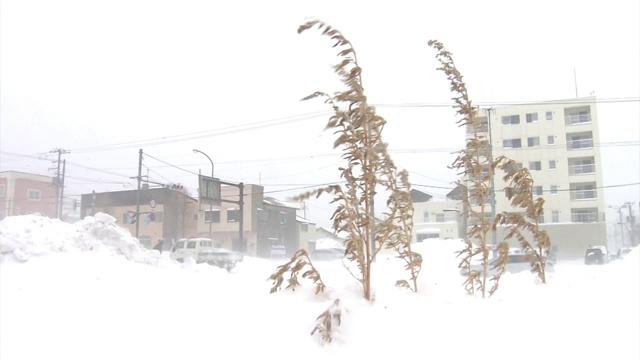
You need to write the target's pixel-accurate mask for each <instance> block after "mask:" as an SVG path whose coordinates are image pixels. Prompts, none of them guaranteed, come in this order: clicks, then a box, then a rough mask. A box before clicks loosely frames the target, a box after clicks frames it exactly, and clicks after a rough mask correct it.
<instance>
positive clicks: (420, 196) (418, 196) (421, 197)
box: [409, 189, 433, 202]
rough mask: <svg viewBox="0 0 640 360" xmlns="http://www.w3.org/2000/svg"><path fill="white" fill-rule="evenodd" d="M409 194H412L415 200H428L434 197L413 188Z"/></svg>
mask: <svg viewBox="0 0 640 360" xmlns="http://www.w3.org/2000/svg"><path fill="white" fill-rule="evenodd" d="M409 194H410V195H411V201H413V202H427V201H429V200H431V198H433V196H431V195H429V194H427V193H424V192H422V191H419V190H416V189H411V191H410V192H409Z"/></svg>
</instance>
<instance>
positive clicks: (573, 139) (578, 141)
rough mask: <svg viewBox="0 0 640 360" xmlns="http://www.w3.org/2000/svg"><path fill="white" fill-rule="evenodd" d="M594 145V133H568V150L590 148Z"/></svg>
mask: <svg viewBox="0 0 640 360" xmlns="http://www.w3.org/2000/svg"><path fill="white" fill-rule="evenodd" d="M592 147H593V134H592V133H590V132H589V133H583V134H578V135H575V134H568V135H567V150H579V149H590V148H592Z"/></svg>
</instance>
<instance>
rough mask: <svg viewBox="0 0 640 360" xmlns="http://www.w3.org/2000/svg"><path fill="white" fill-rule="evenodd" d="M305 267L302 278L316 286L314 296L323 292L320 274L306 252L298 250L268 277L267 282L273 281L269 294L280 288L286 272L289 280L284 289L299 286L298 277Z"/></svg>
mask: <svg viewBox="0 0 640 360" xmlns="http://www.w3.org/2000/svg"><path fill="white" fill-rule="evenodd" d="M305 267H307V268H308V269H307V270H306V271H305V272H303V273H302V278H304V279H309V280H311V281H312V283H313V284H315V285H316V295H317V294H318V293H321V292H323V291H324V289H325V288H326V286H325V284H324V282H322V278H320V273H319V272H318V270H317V269H316V268H315V267H314V266H313V263H312V262H311V259H310V258H309V254H308V253H307V251H306V250H304V249H300V250H298V251H297V252H296V253H295V254H294V255H293V256H292V257H291V260H289V261H288V262H286V263H285V264H282V265H280V266H278V267H277V268H276V272H274V273H273V274H271V276H269V279H267V280H271V281H273V286H272V287H271V291H270V293H274V292H276V291H278V290H280V289H281V288H282V284H283V283H284V278H285V275H286V273H287V272H288V273H289V279H288V280H287V286H286V287H285V288H286V289H288V288H291V289H292V290H295V288H296V287H297V286H299V285H300V282H299V281H298V275H299V273H300V271H302V270H303V269H304V268H305Z"/></svg>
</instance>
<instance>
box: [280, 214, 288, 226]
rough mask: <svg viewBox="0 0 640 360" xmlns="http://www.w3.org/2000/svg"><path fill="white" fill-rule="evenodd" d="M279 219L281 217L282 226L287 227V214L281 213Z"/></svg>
mask: <svg viewBox="0 0 640 360" xmlns="http://www.w3.org/2000/svg"><path fill="white" fill-rule="evenodd" d="M279 217H280V225H285V224H286V223H287V213H286V212H283V211H281V212H280V215H279Z"/></svg>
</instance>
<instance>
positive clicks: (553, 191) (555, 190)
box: [551, 185, 558, 195]
mask: <svg viewBox="0 0 640 360" xmlns="http://www.w3.org/2000/svg"><path fill="white" fill-rule="evenodd" d="M557 194H558V185H551V195H557Z"/></svg>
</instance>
